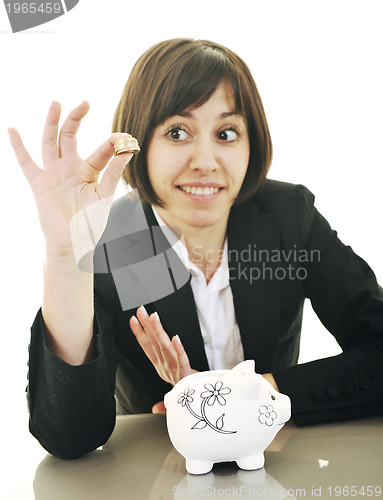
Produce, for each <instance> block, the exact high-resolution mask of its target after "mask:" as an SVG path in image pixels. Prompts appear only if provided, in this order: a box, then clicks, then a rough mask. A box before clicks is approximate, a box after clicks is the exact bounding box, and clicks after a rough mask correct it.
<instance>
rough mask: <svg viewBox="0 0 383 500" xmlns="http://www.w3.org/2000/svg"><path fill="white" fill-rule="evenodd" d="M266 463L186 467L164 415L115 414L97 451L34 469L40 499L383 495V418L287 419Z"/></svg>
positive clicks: (48, 459)
mask: <svg viewBox="0 0 383 500" xmlns="http://www.w3.org/2000/svg"><path fill="white" fill-rule="evenodd" d="M265 459H266V463H265V467H264V468H263V469H260V470H257V471H242V470H240V469H238V467H237V465H236V464H235V463H231V462H230V463H222V464H216V465H215V466H214V468H213V471H212V472H210V473H209V474H205V475H201V476H193V475H190V474H187V473H186V469H185V460H184V458H183V457H182V456H181V455H179V454H178V452H177V451H176V450H175V449H174V448H173V447H172V445H171V443H170V441H169V438H168V435H167V430H166V419H165V417H164V416H162V415H130V416H123V417H118V418H117V423H116V428H115V431H114V433H113V435H112V436H111V438H110V440H109V441H108V443H107V444H106V445H105V446H103V447H102V448H101V449H99V450H97V451H95V452H93V453H90V454H89V455H87V456H85V457H82V458H80V459H77V460H73V461H68V460H60V459H57V458H54V457H52V456H50V455H47V456H46V457H45V458H44V459H43V460H42V461H41V463H40V464H39V466H38V467H37V470H36V473H35V479H34V483H33V489H34V494H35V498H36V499H38V500H52V499H53V498H54V499H55V500H59V499H79V500H80V499H81V500H87V499H89V500H90V499H92V500H97V499H103V500H105V499H108V500H109V499H132V500H141V499H145V500H146V499H148V500H162V499H163V500H168V499H173V498H243V499H244V498H278V499H282V498H283V499H287V498H288V499H293V498H321V499H327V498H346V497H354V498H379V497H382V498H383V492H382V490H383V418H370V419H363V420H357V421H350V422H341V423H334V424H326V425H318V426H310V427H303V428H297V427H296V426H295V425H294V424H293V423H292V422H290V423H288V424H287V425H286V426H285V427H284V428H283V429H282V430H281V431H280V432H279V434H278V435H277V437H276V438H275V440H274V441H273V443H272V444H271V445H270V446H269V447H268V449H267V450H266V452H265Z"/></svg>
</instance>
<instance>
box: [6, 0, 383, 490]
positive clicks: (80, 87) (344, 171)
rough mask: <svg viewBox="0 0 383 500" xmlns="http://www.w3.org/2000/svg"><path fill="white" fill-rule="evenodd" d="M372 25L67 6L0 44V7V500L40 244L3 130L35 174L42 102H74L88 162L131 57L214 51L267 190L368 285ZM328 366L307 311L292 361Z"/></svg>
mask: <svg viewBox="0 0 383 500" xmlns="http://www.w3.org/2000/svg"><path fill="white" fill-rule="evenodd" d="M381 11H382V7H381V2H380V1H379V0H376V1H372V0H364V1H362V0H360V1H350V0H347V1H343V0H336V1H334V0H331V1H329V0H321V1H314V0H311V1H310V0H289V1H286V0H236V1H234V0H208V1H206V0H203V1H201V0H194V1H191V0H187V1H178V2H177V1H175V0H172V1H167V0H166V1H161V2H159V1H155V2H151V1H145V0H141V1H140V2H138V1H137V2H133V1H129V0H107V1H104V2H96V1H94V0H80V3H79V4H78V5H77V6H76V7H75V8H74V9H73V10H72V11H70V12H69V13H68V14H66V15H64V16H62V17H61V18H59V19H56V20H54V21H52V22H50V23H48V24H45V25H42V26H40V27H37V28H34V29H31V30H29V31H27V32H23V33H19V34H12V33H11V31H10V26H9V23H8V19H7V16H6V11H5V7H3V4H1V5H0V53H1V78H0V89H1V92H0V141H1V149H0V151H1V167H0V168H1V182H0V203H1V206H0V210H1V211H0V213H1V230H2V234H1V268H2V273H1V282H0V283H1V285H0V286H1V290H2V295H1V306H0V307H1V316H2V328H1V337H2V338H1V346H2V349H1V351H0V356H1V360H0V369H1V373H0V383H1V388H0V394H1V406H2V410H1V413H0V418H1V427H0V428H1V430H2V434H3V436H2V438H1V441H2V447H3V452H4V453H5V452H6V455H5V456H7V462H8V466H9V471H8V472H6V473H5V477H6V478H7V481H8V483H7V484H8V486H9V488H10V490H9V492H8V493H7V495H6V496H5V497H4V498H23V499H26V498H33V493H32V480H33V476H34V471H35V469H36V467H37V465H38V463H39V461H40V460H41V459H42V458H43V457H44V456H45V452H44V450H43V449H42V448H40V446H39V445H38V443H37V442H35V440H34V439H33V438H32V437H30V436H29V434H28V431H27V410H26V401H25V392H24V390H25V386H26V383H27V381H26V372H27V367H26V363H27V347H28V343H29V328H30V325H31V322H32V321H33V318H34V315H35V313H36V311H37V309H38V307H39V306H40V301H41V294H42V262H43V254H44V243H43V240H42V237H41V234H40V228H39V222H38V218H37V214H36V210H35V206H34V200H33V197H32V195H31V193H30V190H29V186H28V185H27V182H26V180H25V179H24V177H23V174H22V172H21V170H20V169H19V166H18V164H17V162H16V160H15V158H14V156H13V153H12V150H11V148H10V145H9V143H8V138H7V133H6V129H7V127H9V126H14V127H16V128H17V129H18V130H19V131H20V133H21V134H22V137H23V139H24V142H25V144H26V146H27V147H28V149H29V151H30V153H31V155H32V157H33V158H34V159H35V161H36V162H37V163H39V164H41V156H40V140H41V132H42V128H43V124H44V121H45V116H46V112H47V110H48V107H49V105H50V102H51V101H52V100H53V99H55V100H59V101H60V102H61V103H62V105H63V110H64V114H65V113H67V112H68V111H69V110H70V109H71V107H74V106H75V105H77V104H78V103H79V102H81V101H82V100H83V99H87V100H88V101H89V102H90V104H91V110H90V112H89V114H88V116H87V117H86V119H85V120H84V123H83V124H82V127H81V129H80V132H79V150H80V152H81V153H82V154H83V155H84V156H85V155H88V154H89V153H90V152H91V151H93V150H94V149H95V148H96V147H97V145H98V144H99V143H101V142H102V141H104V140H105V139H106V138H107V137H108V135H109V133H110V128H111V122H112V117H113V113H114V110H115V108H116V106H117V103H118V100H119V97H120V94H121V91H122V89H123V86H124V84H125V81H126V79H127V77H128V75H129V72H130V70H131V68H132V66H133V64H134V62H135V61H136V60H137V58H138V57H139V56H140V55H141V53H142V52H143V51H144V50H146V49H147V48H149V47H150V46H151V45H153V44H154V43H156V42H158V41H160V40H164V39H167V38H173V37H192V38H206V39H210V40H214V41H217V42H219V43H222V44H224V45H227V46H228V47H230V48H231V49H232V50H234V51H235V52H237V53H238V54H239V55H240V56H241V57H242V58H243V59H244V60H245V61H246V62H247V64H248V65H249V67H250V68H251V70H252V72H253V75H254V78H255V81H256V83H257V85H258V88H259V91H260V94H261V97H262V100H263V103H264V107H265V110H266V115H267V118H268V122H269V126H270V131H271V136H272V140H273V145H274V160H273V165H272V169H271V172H270V177H271V178H276V179H280V180H285V181H290V182H296V183H301V184H304V185H306V186H307V187H308V188H309V189H311V190H312V191H313V192H314V193H315V195H316V204H317V207H318V208H319V210H320V211H321V212H322V213H323V215H324V216H325V217H326V218H327V219H328V220H329V222H330V223H331V225H332V226H333V227H334V228H335V229H337V230H338V233H339V236H340V238H341V239H342V240H343V241H344V242H346V243H347V244H350V245H351V246H352V247H353V249H354V250H355V251H356V252H357V253H359V254H360V255H361V256H362V257H363V258H364V259H365V260H366V261H367V262H368V263H369V264H370V266H371V267H372V268H373V269H374V271H375V273H376V275H377V277H378V280H380V282H382V281H383V263H382V260H381V255H382V242H383V241H382V240H383V237H382V229H381V228H382V223H381V215H382V204H381V192H382V189H381V184H382V174H381V172H382V168H383V153H382V135H383V124H382V123H383V122H382V120H383V118H382V117H383V97H382V89H383V72H382V71H381V65H382V59H383V57H382V47H383V30H382V25H381V20H382V15H381ZM337 352H339V350H338V347H337V345H336V343H335V342H334V341H333V340H332V338H331V336H330V335H329V334H328V333H327V332H326V331H324V329H323V327H322V326H321V325H320V323H319V322H318V321H317V320H316V318H315V317H314V315H313V313H312V311H310V308H309V307H307V312H306V313H305V317H304V325H303V339H302V355H301V361H306V360H309V359H313V358H317V357H321V356H327V355H331V354H335V353H337ZM18 466H22V467H23V469H24V472H23V474H22V475H21V476H20V475H15V474H16V472H15V471H16V470H17V469H16V467H18ZM3 470H4V469H3ZM16 478H17V479H16ZM0 488H1V487H0Z"/></svg>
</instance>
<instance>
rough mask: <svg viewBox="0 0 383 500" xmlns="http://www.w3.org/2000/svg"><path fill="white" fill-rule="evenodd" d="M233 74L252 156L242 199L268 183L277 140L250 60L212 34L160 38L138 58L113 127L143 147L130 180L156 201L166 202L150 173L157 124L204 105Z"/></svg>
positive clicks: (131, 165)
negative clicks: (211, 39) (214, 39)
mask: <svg viewBox="0 0 383 500" xmlns="http://www.w3.org/2000/svg"><path fill="white" fill-rule="evenodd" d="M223 80H227V81H228V82H229V83H230V84H231V87H232V90H233V96H234V100H235V106H236V110H235V111H236V112H238V113H242V114H243V116H244V117H245V120H246V123H247V127H248V134H249V141H250V159H249V165H248V168H247V172H246V176H245V179H244V181H243V184H242V187H241V190H240V192H239V193H238V196H237V199H236V203H240V202H241V201H244V200H245V199H247V198H249V197H250V196H251V195H253V194H254V193H255V191H256V190H257V189H258V188H259V187H260V186H262V184H263V183H264V181H265V179H266V175H267V172H268V170H269V167H270V163H271V159H272V144H271V138H270V133H269V129H268V125H267V121H266V116H265V112H264V110H263V105H262V101H261V98H260V96H259V94H258V90H257V87H256V85H255V82H254V80H253V77H252V76H251V73H250V70H249V69H248V67H247V66H246V64H245V63H244V62H243V61H242V59H241V58H240V57H238V56H237V55H236V54H235V53H234V52H232V51H231V50H229V49H227V48H226V47H223V46H222V45H219V44H216V43H213V42H209V41H207V40H192V39H184V38H177V39H173V40H167V41H164V42H160V43H158V44H156V45H154V46H153V47H151V48H150V49H149V50H147V51H146V52H145V53H144V54H143V55H142V56H141V57H140V58H139V59H138V61H137V62H136V64H135V66H134V67H133V70H132V72H131V74H130V76H129V79H128V81H127V83H126V85H125V88H124V91H123V94H122V97H121V100H120V103H119V105H118V107H117V110H116V113H115V115H114V121H113V132H129V133H130V134H132V135H133V136H134V137H136V138H137V139H138V142H139V144H140V147H141V153H139V154H138V155H136V156H135V157H134V158H132V160H131V162H130V163H129V165H128V167H127V168H126V169H125V171H124V173H123V178H124V180H125V181H126V182H127V183H128V184H129V185H130V186H132V187H133V188H137V189H138V192H139V194H140V196H141V197H142V198H144V199H145V200H146V201H147V202H149V203H152V204H159V205H161V204H162V201H161V200H160V199H158V197H157V195H156V193H155V192H154V190H153V188H152V186H151V184H150V181H149V176H148V170H147V162H146V153H147V148H148V145H149V142H150V139H151V135H152V132H153V130H154V129H155V128H156V127H157V126H158V125H160V124H161V123H163V122H164V121H165V120H166V119H167V118H169V117H171V116H174V115H177V114H180V112H182V111H184V110H185V109H187V108H198V107H199V106H201V105H202V104H204V103H205V102H206V101H207V100H208V99H209V98H210V97H211V96H212V94H213V93H214V91H215V90H216V88H217V87H218V86H219V84H220V83H221V82H222V81H223Z"/></svg>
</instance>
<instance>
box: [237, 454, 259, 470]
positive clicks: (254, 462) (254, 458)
mask: <svg viewBox="0 0 383 500" xmlns="http://www.w3.org/2000/svg"><path fill="white" fill-rule="evenodd" d="M237 465H238V467H239V468H240V469H244V470H256V469H261V468H262V467H263V466H264V465H265V456H264V454H263V453H257V454H256V455H251V456H249V457H242V458H240V459H239V460H237Z"/></svg>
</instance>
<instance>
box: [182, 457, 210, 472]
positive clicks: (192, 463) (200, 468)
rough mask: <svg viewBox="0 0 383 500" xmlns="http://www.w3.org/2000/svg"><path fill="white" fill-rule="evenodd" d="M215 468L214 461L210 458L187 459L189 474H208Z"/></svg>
mask: <svg viewBox="0 0 383 500" xmlns="http://www.w3.org/2000/svg"><path fill="white" fill-rule="evenodd" d="M212 468H213V462H209V461H208V460H190V459H189V460H188V459H186V470H187V471H188V472H189V474H207V473H208V472H210V471H211V469H212Z"/></svg>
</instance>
